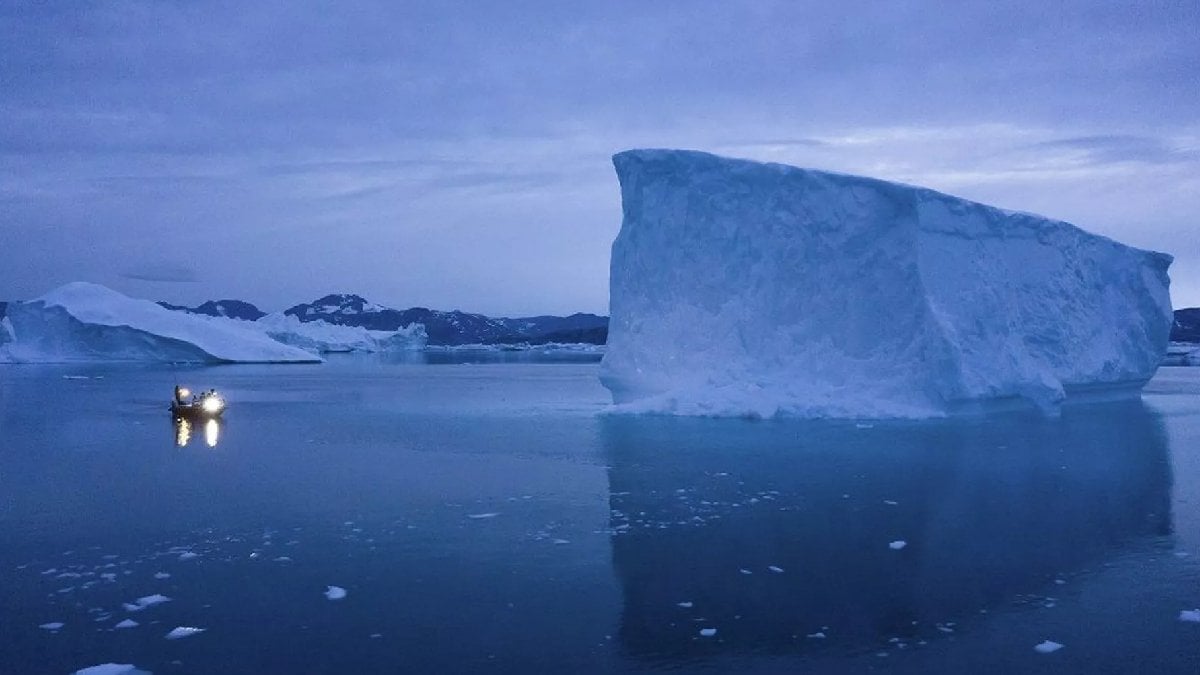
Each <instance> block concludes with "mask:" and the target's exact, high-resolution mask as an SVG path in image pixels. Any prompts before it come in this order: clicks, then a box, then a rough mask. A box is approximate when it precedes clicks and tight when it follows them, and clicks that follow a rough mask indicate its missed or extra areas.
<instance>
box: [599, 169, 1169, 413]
mask: <svg viewBox="0 0 1200 675" xmlns="http://www.w3.org/2000/svg"><path fill="white" fill-rule="evenodd" d="M613 164H614V166H615V168H616V172H617V176H618V178H619V180H620V185H621V200H622V211H623V221H622V224H621V230H620V233H619V234H618V236H617V238H616V240H615V241H614V243H613V246H612V262H611V276H610V304H611V306H610V309H611V315H612V317H611V323H610V327H609V338H608V348H607V353H606V354H605V356H604V359H603V361H602V363H601V381H602V382H603V384H604V385H605V386H606V387H607V388H608V389H609V390H610V391H611V392H612V396H613V400H614V402H615V403H617V404H619V405H618V406H617V410H619V411H630V412H657V413H668V414H695V415H740V416H750V417H772V416H802V417H840V418H895V417H900V418H912V417H931V416H933V417H936V416H944V415H948V414H956V413H962V412H974V411H982V410H990V409H995V408H998V407H1013V406H1028V405H1030V404H1033V405H1034V406H1036V407H1038V408H1040V409H1042V410H1043V411H1046V412H1048V413H1051V414H1053V413H1054V412H1055V411H1057V410H1058V408H1059V406H1060V405H1061V404H1062V403H1064V402H1065V401H1067V400H1068V398H1078V399H1082V398H1085V397H1091V396H1093V395H1100V394H1103V395H1105V396H1110V395H1119V396H1126V395H1135V394H1136V393H1137V392H1138V391H1139V390H1140V388H1141V387H1142V386H1143V385H1144V384H1145V383H1146V381H1147V380H1148V379H1149V378H1150V377H1151V376H1152V375H1153V374H1154V372H1155V370H1156V368H1157V367H1158V365H1159V363H1160V361H1161V360H1162V357H1163V355H1164V353H1165V351H1166V347H1167V340H1168V335H1169V333H1170V329H1171V324H1172V313H1171V300H1170V295H1169V293H1168V286H1169V283H1170V281H1169V278H1168V276H1167V268H1168V267H1169V266H1170V264H1171V262H1172V258H1171V256H1169V255H1167V254H1164V253H1157V252H1152V251H1144V250H1140V249H1136V248H1132V247H1129V246H1125V245H1122V244H1120V243H1117V242H1115V241H1113V240H1111V239H1107V238H1105V237H1101V236H1097V235H1093V234H1090V233H1088V232H1085V231H1083V230H1081V229H1079V228H1078V227H1075V226H1074V225H1071V224H1068V223H1065V222H1061V221H1056V220H1050V219H1046V218H1042V217H1039V216H1036V215H1032V214H1027V213H1018V212H1013V211H1007V210H1004V209H999V208H995V207H991V206H987V205H984V204H979V203H976V202H971V201H967V200H964V199H959V198H956V197H952V196H950V195H946V194H942V193H939V192H936V191H933V190H929V189H924V188H919V187H912V186H908V185H901V184H897V183H890V182H886V181H882V180H875V179H871V178H863V177H857V176H849V175H842V174H835V173H827V172H823V171H815V170H809V169H800V168H795V167H790V166H783V165H779V164H763V163H758V162H752V161H745V160H735V159H726V158H722V157H718V156H715V155H710V154H707V153H702V152H693V151H681V150H631V151H627V152H622V153H619V154H617V155H615V156H614V157H613Z"/></svg>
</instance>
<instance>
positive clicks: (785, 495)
mask: <svg viewBox="0 0 1200 675" xmlns="http://www.w3.org/2000/svg"><path fill="white" fill-rule="evenodd" d="M581 358H583V357H572V358H568V359H564V358H555V359H554V362H552V363H547V362H540V360H539V359H537V358H530V357H528V356H511V355H508V356H500V357H495V356H487V355H467V356H464V355H458V356H453V355H439V356H436V357H433V358H432V359H426V360H425V362H411V360H410V361H408V362H405V361H393V362H384V361H380V360H372V359H363V358H345V359H335V360H333V361H332V362H330V363H328V364H325V365H321V366H290V367H259V366H227V367H220V368H208V369H197V370H187V371H182V372H179V373H173V372H172V371H170V370H166V369H157V368H135V367H128V366H124V367H112V366H110V367H66V366H64V367H8V368H3V369H0V608H2V614H0V673H6V674H7V673H43V672H45V673H67V672H72V671H74V670H75V669H78V668H82V667H85V666H90V665H95V664H99V663H104V662H117V663H132V664H135V665H136V666H138V667H139V668H141V669H143V670H150V671H153V672H155V673H255V672H268V673H269V672H303V673H360V672H386V673H394V672H414V673H456V672H512V673H524V672H644V671H680V672H739V673H740V672H762V673H774V672H796V671H804V672H864V671H873V670H874V671H884V672H893V671H895V672H912V673H924V672H954V673H959V672H966V671H968V670H976V669H982V670H986V671H987V672H1136V671H1146V672H1169V673H1175V672H1178V673H1195V672H1200V623H1189V622H1184V621H1181V620H1180V618H1179V615H1180V611H1181V610H1189V609H1194V608H1197V607H1200V483H1198V481H1200V369H1193V370H1187V369H1167V370H1164V371H1163V372H1162V373H1161V374H1160V376H1159V377H1158V378H1156V380H1155V381H1154V382H1153V383H1152V384H1151V387H1150V388H1149V390H1148V394H1147V395H1146V396H1145V402H1144V403H1143V402H1127V403H1114V404H1103V405H1096V406H1090V407H1086V408H1076V409H1068V410H1067V411H1066V412H1065V413H1064V414H1063V416H1062V417H1061V418H1059V419H1044V418H1039V417H1035V416H1026V415H1008V416H1001V417H993V418H987V419H974V420H959V421H953V422H934V423H921V424H915V423H903V424H883V423H877V424H874V425H873V426H871V425H856V424H854V423H829V422H826V423H814V422H750V421H743V420H703V419H675V418H637V417H613V416H604V415H598V414H597V412H598V411H600V410H601V409H603V407H604V406H605V403H606V401H607V397H606V394H605V392H604V390H603V389H602V388H600V386H599V385H598V384H597V382H596V379H595V370H596V366H595V364H594V363H586V362H578V361H580V359H581ZM462 360H469V361H478V362H479V363H470V364H461V363H456V361H462ZM176 376H178V377H180V378H181V379H182V380H183V381H185V382H187V383H189V384H192V385H193V386H197V387H217V388H218V389H221V390H223V391H224V392H225V393H226V395H227V397H228V399H229V401H230V410H229V412H228V413H227V417H228V419H227V420H226V421H225V422H224V423H223V424H222V425H221V426H220V427H219V428H217V429H205V428H204V427H203V425H199V426H197V427H196V428H193V429H191V430H189V432H188V433H187V434H186V439H184V438H183V437H182V435H181V433H180V430H179V429H177V428H176V427H174V426H172V423H171V420H170V419H169V417H168V416H167V413H166V411H165V400H166V399H167V397H169V395H170V390H171V387H172V385H173V383H174V381H173V378H174V377H176ZM84 377H86V379H80V378H84ZM183 440H186V445H184V446H182V447H180V446H179V445H178V444H177V441H183ZM901 541H902V542H904V546H903V547H902V548H899V549H893V548H891V547H890V546H889V544H891V543H892V542H901ZM190 554H195V555H194V556H193V555H190ZM156 574H158V575H159V577H158V578H156V576H155V575H156ZM167 574H169V575H170V576H169V577H164V576H163V575H167ZM331 585H334V586H339V587H342V588H344V589H345V590H346V592H347V595H346V597H345V598H344V599H341V600H329V599H327V598H326V597H325V595H324V593H325V591H326V589H327V587H328V586H331ZM155 593H158V594H163V595H165V596H168V597H170V598H171V600H170V601H169V602H164V603H162V604H158V605H154V606H151V607H147V608H145V609H141V610H138V611H128V610H127V609H125V608H124V607H123V604H124V603H136V601H137V599H138V598H141V597H145V596H150V595H152V594H155ZM681 603H682V605H688V604H689V603H690V606H681ZM124 619H132V620H134V621H137V622H138V624H139V625H138V626H136V627H133V628H126V629H116V628H114V626H115V625H116V624H117V623H118V622H119V621H122V620H124ZM50 622H62V623H63V624H64V625H63V627H62V628H61V629H58V630H47V629H43V628H40V627H39V626H40V625H41V624H47V623H50ZM176 626H193V627H198V628H204V629H206V630H205V632H203V633H200V634H197V635H193V636H191V637H187V638H183V639H179V640H167V639H164V635H165V634H166V633H167V632H168V631H170V630H171V629H173V628H175V627H176ZM702 629H716V633H715V634H714V635H712V636H709V637H706V636H702V635H701V633H700V631H701V630H702ZM818 635H823V636H824V637H818ZM1043 640H1052V641H1055V642H1058V643H1062V644H1063V645H1064V647H1063V648H1062V649H1061V650H1059V651H1057V652H1054V653H1051V654H1039V653H1037V652H1036V651H1034V649H1033V647H1034V645H1036V644H1038V643H1040V642H1042V641H1043Z"/></svg>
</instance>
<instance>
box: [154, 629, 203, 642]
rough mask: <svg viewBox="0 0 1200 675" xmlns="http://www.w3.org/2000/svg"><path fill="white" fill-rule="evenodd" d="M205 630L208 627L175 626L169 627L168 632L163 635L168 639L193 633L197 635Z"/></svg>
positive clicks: (188, 635)
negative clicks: (169, 630)
mask: <svg viewBox="0 0 1200 675" xmlns="http://www.w3.org/2000/svg"><path fill="white" fill-rule="evenodd" d="M206 630H208V629H207V628H196V627H195V626H176V627H174V628H172V629H171V632H170V633H167V634H166V635H164V636H163V637H165V638H167V639H168V640H178V639H180V638H185V637H191V636H193V635H199V634H200V633H203V632H204V631H206Z"/></svg>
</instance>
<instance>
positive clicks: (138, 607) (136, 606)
mask: <svg viewBox="0 0 1200 675" xmlns="http://www.w3.org/2000/svg"><path fill="white" fill-rule="evenodd" d="M170 601H171V599H170V598H168V597H167V596H165V595H163V594H161V593H155V594H154V595H145V596H142V597H140V598H138V599H137V600H135V601H133V602H126V603H124V604H123V605H121V606H122V607H124V608H125V611H126V612H140V611H142V610H143V609H146V608H147V607H153V606H154V605H161V604H162V603H164V602H170Z"/></svg>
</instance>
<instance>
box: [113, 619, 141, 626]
mask: <svg viewBox="0 0 1200 675" xmlns="http://www.w3.org/2000/svg"><path fill="white" fill-rule="evenodd" d="M138 625H139V624H138V622H136V621H134V620H133V619H125V620H124V621H122V622H120V623H118V624H117V625H115V626H113V628H137V627H138Z"/></svg>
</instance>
